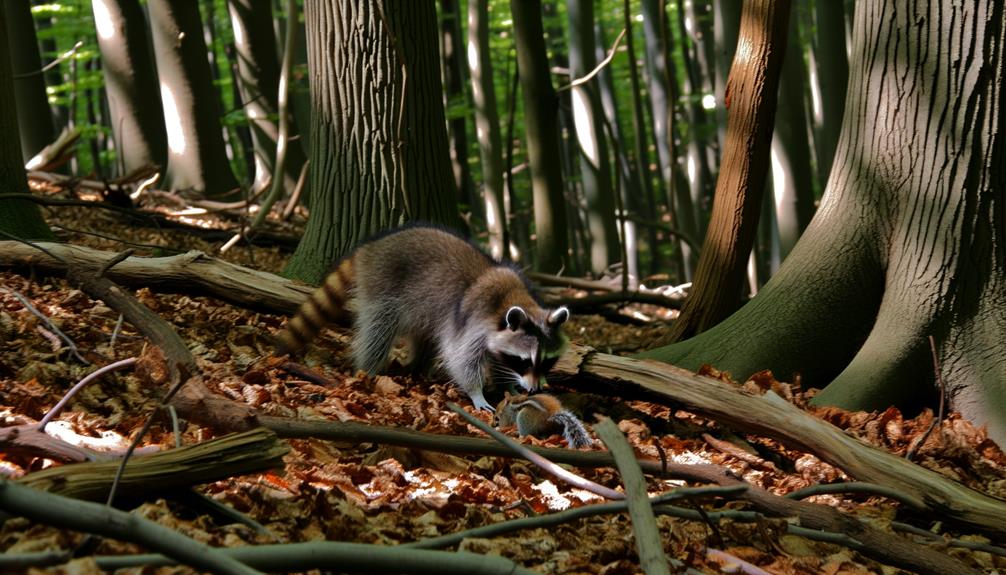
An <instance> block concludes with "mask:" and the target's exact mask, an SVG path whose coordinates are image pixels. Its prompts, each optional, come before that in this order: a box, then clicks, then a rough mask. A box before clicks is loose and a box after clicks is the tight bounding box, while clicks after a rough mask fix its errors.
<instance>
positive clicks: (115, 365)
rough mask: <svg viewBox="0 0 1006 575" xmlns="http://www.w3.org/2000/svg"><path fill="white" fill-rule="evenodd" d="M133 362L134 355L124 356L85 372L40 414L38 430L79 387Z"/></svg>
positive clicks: (60, 408)
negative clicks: (52, 404)
mask: <svg viewBox="0 0 1006 575" xmlns="http://www.w3.org/2000/svg"><path fill="white" fill-rule="evenodd" d="M134 364H136V358H135V357H129V358H126V359H120V360H119V361H117V362H115V363H110V364H108V365H105V366H102V367H99V368H98V369H96V370H94V371H92V372H91V373H89V374H87V376H86V377H84V379H81V380H80V381H78V382H77V383H76V384H75V385H74V386H73V387H71V388H70V391H68V392H66V394H64V395H63V397H62V398H61V399H60V400H59V401H58V402H57V403H56V405H54V406H52V409H50V410H49V411H48V413H46V414H45V415H44V416H42V420H41V421H39V422H38V429H39V431H42V430H44V429H45V426H46V425H47V424H48V423H49V422H50V421H52V419H53V418H54V417H56V416H57V415H59V412H60V411H62V410H63V408H64V407H66V404H67V403H69V402H70V400H71V399H73V396H74V395H77V392H79V391H80V390H81V389H83V388H84V387H85V386H87V384H89V383H91V382H92V381H94V380H95V379H98V378H99V377H101V376H103V375H105V374H106V373H110V372H113V371H115V370H117V369H122V368H125V367H130V366H132V365H134Z"/></svg>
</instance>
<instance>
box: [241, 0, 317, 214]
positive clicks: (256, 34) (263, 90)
mask: <svg viewBox="0 0 1006 575" xmlns="http://www.w3.org/2000/svg"><path fill="white" fill-rule="evenodd" d="M227 10H228V12H229V13H230V18H231V26H232V27H233V28H234V52H235V54H236V56H237V58H236V60H237V71H238V88H239V89H240V90H241V100H242V101H243V102H244V109H245V113H246V114H247V115H248V124H249V126H251V135H252V142H253V144H254V149H255V180H254V182H255V183H254V184H253V185H252V188H253V189H255V190H260V189H262V188H264V187H266V186H267V185H269V183H270V182H271V180H272V176H273V172H274V171H275V168H274V167H275V165H276V150H277V143H278V138H279V119H278V118H277V114H278V110H279V104H278V97H279V60H278V59H277V58H276V35H275V34H274V33H273V28H272V24H273V18H272V2H271V1H270V0H227ZM286 113H287V114H288V115H290V113H291V112H290V110H287V112H286ZM291 124H292V122H291ZM291 127H292V126H291ZM296 135H297V130H296V128H293V129H291V131H290V133H289V135H288V138H289V141H288V142H287V146H286V160H285V162H284V164H283V173H284V178H283V189H284V190H286V192H287V193H288V194H292V193H293V190H294V188H296V187H297V178H298V177H299V176H300V171H301V168H303V167H304V161H305V158H304V149H303V148H302V147H301V145H300V142H299V141H298V140H297V139H296V138H295V136H296Z"/></svg>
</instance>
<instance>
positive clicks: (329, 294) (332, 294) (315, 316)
mask: <svg viewBox="0 0 1006 575" xmlns="http://www.w3.org/2000/svg"><path fill="white" fill-rule="evenodd" d="M352 270H353V267H352V263H351V260H348V259H347V260H345V261H343V262H342V263H341V264H340V265H339V267H338V268H336V270H335V271H334V272H332V273H330V274H328V277H326V278H325V281H324V283H322V284H321V286H320V287H318V289H316V290H314V291H313V292H312V293H311V295H310V296H309V297H308V298H307V300H305V301H304V303H302V304H301V305H300V308H299V309H298V310H297V315H295V316H293V318H291V319H290V321H289V322H287V325H286V328H285V329H284V330H283V332H282V333H281V334H280V336H279V346H278V348H277V350H276V354H277V355H285V354H288V353H293V352H296V351H298V350H300V349H301V348H303V347H304V346H305V345H307V344H308V343H309V342H310V341H311V340H313V339H314V338H315V337H316V336H317V335H318V333H319V332H320V331H321V330H322V328H324V327H325V326H326V325H328V324H329V323H331V322H333V321H336V320H337V319H339V317H340V315H341V314H342V312H343V310H344V309H345V302H346V292H347V291H348V289H349V284H350V282H351V281H352Z"/></svg>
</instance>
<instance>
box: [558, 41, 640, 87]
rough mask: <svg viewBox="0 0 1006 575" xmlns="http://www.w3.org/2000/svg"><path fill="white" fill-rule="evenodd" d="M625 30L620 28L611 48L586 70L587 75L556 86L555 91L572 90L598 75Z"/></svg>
mask: <svg viewBox="0 0 1006 575" xmlns="http://www.w3.org/2000/svg"><path fill="white" fill-rule="evenodd" d="M626 32H627V30H626V29H625V28H622V31H621V32H620V33H619V34H618V38H615V42H614V44H612V45H611V50H608V55H607V56H605V57H604V60H601V61H600V62H599V63H598V64H597V66H595V67H594V69H593V70H591V71H590V72H588V73H587V75H586V76H583V77H582V78H577V79H576V80H573V81H572V82H570V83H569V84H566V85H565V86H562V87H560V88H556V90H555V93H556V94H558V93H559V92H562V91H563V90H572V89H573V88H576V87H577V86H580V85H581V84H586V83H587V82H589V81H591V79H593V78H594V76H596V75H598V74H599V73H600V72H601V70H603V69H604V67H605V66H607V65H608V64H610V63H611V60H612V59H613V58H614V57H615V51H616V50H618V44H619V43H620V42H621V41H622V38H624V37H625V33H626Z"/></svg>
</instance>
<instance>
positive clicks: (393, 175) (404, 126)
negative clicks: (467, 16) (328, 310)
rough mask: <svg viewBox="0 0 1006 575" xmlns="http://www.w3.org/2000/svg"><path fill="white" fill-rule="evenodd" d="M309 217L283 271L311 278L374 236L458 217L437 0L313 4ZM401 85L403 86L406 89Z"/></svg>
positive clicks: (310, 8) (309, 13)
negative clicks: (413, 222)
mask: <svg viewBox="0 0 1006 575" xmlns="http://www.w3.org/2000/svg"><path fill="white" fill-rule="evenodd" d="M306 9H307V10H306V13H305V18H306V20H305V21H306V22H307V45H308V69H309V71H310V75H311V101H312V103H313V109H312V112H311V130H312V133H311V142H312V148H311V167H310V178H311V182H312V198H311V218H310V219H309V220H308V225H307V229H306V230H305V232H304V238H303V240H302V241H301V243H300V246H298V248H297V252H296V253H295V254H294V256H293V258H292V259H291V261H290V263H289V265H288V266H287V269H286V271H285V273H286V274H287V275H289V276H291V277H294V278H297V279H301V280H304V281H307V282H310V283H317V282H318V281H320V280H321V278H322V277H324V275H325V273H326V272H327V271H328V269H329V267H330V266H331V265H332V263H333V262H335V261H337V260H338V259H339V258H340V257H342V256H343V255H345V254H346V253H348V252H349V251H350V250H351V249H352V248H353V247H354V246H355V245H357V244H358V243H360V242H361V241H363V240H364V239H366V238H368V237H370V236H372V235H373V234H375V233H377V232H379V231H381V230H385V229H388V228H393V227H396V226H398V225H401V224H403V223H405V222H407V221H411V220H425V221H428V222H434V223H440V224H445V225H449V226H452V225H456V223H457V210H456V205H455V202H454V199H455V197H456V194H455V191H454V178H453V177H452V175H451V166H450V157H449V154H448V152H447V130H446V122H445V120H444V103H443V91H442V86H441V82H440V59H439V54H438V48H437V20H436V10H435V6H434V5H433V3H431V2H408V3H398V2H388V1H387V0H381V1H380V2H376V3H371V2H356V1H355V0H340V1H337V2H308V3H307V5H306ZM403 91H404V93H403Z"/></svg>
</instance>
